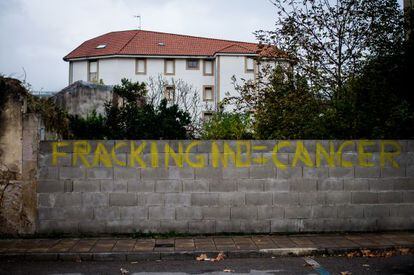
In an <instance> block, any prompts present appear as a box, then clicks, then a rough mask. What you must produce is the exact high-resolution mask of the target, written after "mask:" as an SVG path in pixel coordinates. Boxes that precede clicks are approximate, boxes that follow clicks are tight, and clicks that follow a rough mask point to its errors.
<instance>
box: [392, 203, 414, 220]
mask: <svg viewBox="0 0 414 275" xmlns="http://www.w3.org/2000/svg"><path fill="white" fill-rule="evenodd" d="M413 213H414V205H413V204H401V205H393V206H390V216H391V217H406V218H411V217H412V216H413Z"/></svg>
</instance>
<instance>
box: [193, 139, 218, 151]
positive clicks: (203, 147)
mask: <svg viewBox="0 0 414 275" xmlns="http://www.w3.org/2000/svg"><path fill="white" fill-rule="evenodd" d="M214 142H215V143H216V144H217V145H218V148H219V151H220V152H223V141H222V140H215V141H214ZM196 147H197V152H198V153H211V151H212V150H211V141H209V140H203V141H200V143H199V144H197V146H196Z"/></svg>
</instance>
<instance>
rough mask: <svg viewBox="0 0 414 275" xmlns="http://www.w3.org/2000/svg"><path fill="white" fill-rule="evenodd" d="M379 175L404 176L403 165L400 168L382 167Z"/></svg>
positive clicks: (383, 176) (385, 176)
mask: <svg viewBox="0 0 414 275" xmlns="http://www.w3.org/2000/svg"><path fill="white" fill-rule="evenodd" d="M381 177H382V178H398V177H405V167H400V168H393V167H382V168H381Z"/></svg>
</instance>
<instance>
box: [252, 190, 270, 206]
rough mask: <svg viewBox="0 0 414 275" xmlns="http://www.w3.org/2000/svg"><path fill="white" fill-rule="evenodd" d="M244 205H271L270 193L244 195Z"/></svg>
mask: <svg viewBox="0 0 414 275" xmlns="http://www.w3.org/2000/svg"><path fill="white" fill-rule="evenodd" d="M246 205H272V193H269V192H260V193H246Z"/></svg>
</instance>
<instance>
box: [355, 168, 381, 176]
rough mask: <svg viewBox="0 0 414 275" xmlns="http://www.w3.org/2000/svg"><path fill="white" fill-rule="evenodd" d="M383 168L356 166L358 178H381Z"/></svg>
mask: <svg viewBox="0 0 414 275" xmlns="http://www.w3.org/2000/svg"><path fill="white" fill-rule="evenodd" d="M380 176H381V169H380V168H379V167H355V177H356V178H379V177H380Z"/></svg>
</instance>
